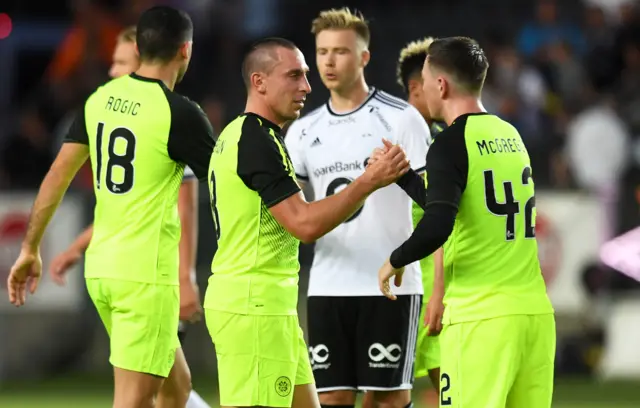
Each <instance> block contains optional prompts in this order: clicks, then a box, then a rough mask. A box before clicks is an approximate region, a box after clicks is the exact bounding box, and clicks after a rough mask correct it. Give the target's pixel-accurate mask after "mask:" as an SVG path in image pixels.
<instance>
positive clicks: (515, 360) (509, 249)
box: [379, 37, 556, 408]
mask: <svg viewBox="0 0 640 408" xmlns="http://www.w3.org/2000/svg"><path fill="white" fill-rule="evenodd" d="M488 66H489V63H488V61H487V58H486V56H485V54H484V52H483V50H482V49H481V48H480V46H479V45H478V44H477V43H476V42H475V41H474V40H472V39H470V38H466V37H451V38H443V39H438V40H435V41H434V42H433V43H432V44H431V45H430V47H429V52H428V56H427V59H426V61H425V64H424V67H423V70H422V78H423V82H424V84H423V87H424V93H425V98H426V101H427V106H428V109H429V112H430V113H431V115H433V117H436V118H442V119H444V120H445V122H446V123H447V125H449V127H448V128H447V129H445V130H444V131H443V132H442V133H441V134H440V135H438V137H437V138H436V139H435V142H434V143H433V146H432V147H431V149H430V150H429V153H428V157H427V181H428V183H427V187H426V191H425V186H424V182H423V180H422V179H421V178H420V177H419V176H418V175H417V174H415V173H413V172H411V171H410V172H409V173H408V174H407V175H405V176H404V177H402V178H401V179H400V180H398V185H399V186H400V187H402V188H403V189H404V190H405V191H406V192H407V193H408V194H409V195H410V196H411V197H412V198H413V199H414V200H415V201H416V202H417V203H419V204H420V205H421V206H422V207H423V208H424V210H425V213H424V216H423V217H422V219H421V220H420V222H419V223H418V226H417V228H416V230H415V231H414V233H413V235H412V236H411V238H409V239H408V240H407V241H406V242H405V243H404V244H402V245H401V246H400V247H399V248H397V249H396V250H395V251H394V252H393V253H392V254H391V256H390V258H389V260H388V261H387V262H386V263H385V264H384V265H383V266H382V268H381V269H380V271H379V284H380V290H381V291H382V292H383V293H384V294H385V295H386V296H387V297H389V298H390V299H395V295H394V294H393V293H392V291H391V288H390V283H389V282H390V280H391V278H394V283H395V285H396V286H397V285H400V284H401V283H402V273H403V267H404V265H407V264H409V263H411V262H414V261H415V260H418V259H423V258H424V257H425V256H428V255H429V254H431V253H433V252H434V251H435V250H436V249H438V248H440V247H441V246H442V245H444V244H445V242H446V245H445V247H444V252H445V254H446V257H445V265H444V274H443V275H444V276H442V275H440V274H438V273H436V276H435V282H434V293H433V295H432V298H431V302H434V301H435V300H436V299H438V298H441V297H442V296H444V299H443V302H444V306H445V309H444V316H443V317H442V325H443V329H442V330H443V331H442V333H441V334H440V347H441V355H440V358H441V364H440V369H441V377H440V387H441V389H440V406H441V407H444V406H447V407H453V408H455V407H483V408H505V407H507V408H544V407H550V406H551V401H552V395H553V369H554V355H555V343H556V333H555V319H554V312H553V307H552V305H551V302H550V300H549V297H548V296H547V293H546V287H545V284H544V280H543V278H542V273H541V271H540V262H539V260H538V246H537V243H536V239H535V215H536V213H535V194H534V185H533V179H532V171H531V163H530V160H529V155H528V153H527V150H526V149H525V147H524V144H523V142H522V139H521V137H520V135H519V134H518V132H517V131H516V129H515V128H514V127H513V126H512V125H510V124H509V123H507V122H505V121H503V120H501V119H500V118H498V117H496V116H494V115H491V114H488V113H486V112H485V111H484V108H483V106H482V104H481V102H480V94H481V91H482V85H483V83H484V79H485V76H486V72H487V69H488ZM430 306H431V305H430ZM435 315H437V314H435ZM435 315H434V316H429V319H435V318H436V317H437V316H435Z"/></svg>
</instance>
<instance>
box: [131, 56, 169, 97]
mask: <svg viewBox="0 0 640 408" xmlns="http://www.w3.org/2000/svg"><path fill="white" fill-rule="evenodd" d="M136 74H137V75H140V76H141V77H145V78H151V79H157V80H160V81H162V82H163V83H164V84H165V85H166V86H167V88H169V89H170V90H172V91H173V88H175V87H176V82H177V81H178V72H177V71H176V70H175V68H173V67H171V66H169V65H153V64H144V63H143V64H142V65H140V68H138V70H137V71H136Z"/></svg>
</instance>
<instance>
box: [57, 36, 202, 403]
mask: <svg viewBox="0 0 640 408" xmlns="http://www.w3.org/2000/svg"><path fill="white" fill-rule="evenodd" d="M139 67H140V60H139V59H138V54H137V50H136V27H135V26H132V27H127V28H125V29H124V30H122V32H121V33H120V34H119V35H118V42H117V44H116V48H115V50H114V51H113V60H112V63H111V68H109V76H110V77H111V78H119V77H121V76H124V75H129V74H131V73H132V72H135V71H136V70H137V69H138V68H139ZM197 202H198V181H197V179H196V177H195V175H194V174H193V171H192V170H191V169H190V168H189V167H185V169H184V177H183V179H182V185H181V186H180V192H179V193H178V213H179V214H180V229H181V234H180V326H179V327H178V338H179V339H180V343H181V344H182V343H183V342H184V338H185V336H186V333H187V328H188V326H189V322H192V321H195V320H198V319H199V318H200V314H201V307H200V297H199V295H198V286H197V284H196V282H195V255H196V247H197V244H196V240H197V236H198V232H197V225H198V206H197ZM92 235H93V225H90V226H89V227H87V228H86V229H85V230H84V231H83V232H82V233H81V234H80V235H79V236H78V237H77V238H76V239H75V241H74V242H73V243H72V244H71V245H70V246H69V248H67V250H66V251H64V252H62V253H60V254H58V256H56V257H55V258H54V259H53V261H51V266H50V269H49V273H50V274H51V278H52V279H53V280H54V281H55V282H56V283H58V284H64V281H65V278H64V277H65V275H66V273H67V272H68V271H69V268H71V267H72V266H74V265H75V264H76V263H77V262H78V261H79V260H80V258H82V255H83V254H84V252H85V251H86V250H87V247H88V246H89V243H90V242H91V236H92ZM182 363H185V364H186V361H185V360H183V359H180V360H177V361H176V363H175V364H182ZM181 372H184V373H188V372H189V369H188V367H184V368H183V369H182V370H181ZM175 379H176V378H175V376H174V377H170V380H175ZM188 380H189V378H183V379H182V381H180V382H178V383H176V384H175V387H174V388H175V389H176V390H179V391H180V392H181V393H183V394H184V393H187V392H188V393H189V400H188V401H187V406H186V408H208V407H209V405H208V404H207V403H206V402H205V401H204V400H203V399H202V398H201V397H200V395H198V393H197V392H196V391H195V390H191V391H190V392H189V388H190V387H191V385H190V384H191V383H190V381H188Z"/></svg>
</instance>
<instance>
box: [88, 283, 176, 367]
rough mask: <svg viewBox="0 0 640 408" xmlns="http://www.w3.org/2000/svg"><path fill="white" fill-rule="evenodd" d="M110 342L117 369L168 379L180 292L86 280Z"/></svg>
mask: <svg viewBox="0 0 640 408" xmlns="http://www.w3.org/2000/svg"><path fill="white" fill-rule="evenodd" d="M86 282H87V290H88V291H89V296H91V299H92V300H93V304H94V305H95V306H96V309H97V310H98V314H99V315H100V318H101V319H102V323H103V324H104V327H105V328H106V329H107V333H109V338H110V348H111V354H110V357H109V362H110V363H111V365H113V366H114V367H118V368H122V369H125V370H130V371H137V372H140V373H147V374H153V375H157V376H160V377H167V376H168V375H169V372H170V371H171V367H173V362H174V360H175V356H176V349H178V348H179V347H180V342H179V340H178V321H179V315H180V289H179V287H178V286H171V285H154V284H147V283H139V282H130V281H123V280H117V279H105V278H91V279H86Z"/></svg>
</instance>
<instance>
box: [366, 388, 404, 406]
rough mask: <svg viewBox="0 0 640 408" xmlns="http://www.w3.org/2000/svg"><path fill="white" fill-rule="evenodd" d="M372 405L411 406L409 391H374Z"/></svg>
mask: <svg viewBox="0 0 640 408" xmlns="http://www.w3.org/2000/svg"><path fill="white" fill-rule="evenodd" d="M373 406H374V407H375V408H411V391H410V390H394V391H374V392H373Z"/></svg>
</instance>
